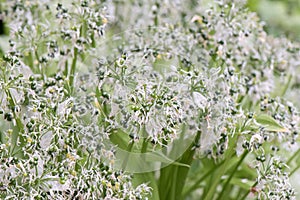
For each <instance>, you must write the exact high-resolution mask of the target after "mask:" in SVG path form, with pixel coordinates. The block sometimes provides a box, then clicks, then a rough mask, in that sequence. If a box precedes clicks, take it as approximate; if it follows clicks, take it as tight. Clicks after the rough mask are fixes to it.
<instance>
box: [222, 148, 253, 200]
mask: <svg viewBox="0 0 300 200" xmlns="http://www.w3.org/2000/svg"><path fill="white" fill-rule="evenodd" d="M248 152H249V151H247V150H245V152H244V153H243V155H242V156H241V158H240V160H239V162H238V163H237V164H236V166H235V168H234V169H233V171H232V172H231V174H230V176H229V178H228V179H227V181H226V183H225V185H224V186H223V189H222V191H221V193H220V194H219V197H218V199H217V200H221V199H222V196H223V194H224V192H225V191H226V188H227V186H228V185H229V183H230V181H231V179H232V177H233V175H234V174H235V172H236V171H237V169H238V167H239V166H240V165H241V164H242V162H243V160H244V159H245V158H246V156H247V154H248Z"/></svg>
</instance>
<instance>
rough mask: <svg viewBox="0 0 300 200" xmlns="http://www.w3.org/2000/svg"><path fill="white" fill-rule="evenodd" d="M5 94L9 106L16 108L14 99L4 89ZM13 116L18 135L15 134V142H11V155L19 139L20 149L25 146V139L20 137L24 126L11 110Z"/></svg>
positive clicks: (8, 91)
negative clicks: (12, 144) (12, 145)
mask: <svg viewBox="0 0 300 200" xmlns="http://www.w3.org/2000/svg"><path fill="white" fill-rule="evenodd" d="M5 93H6V95H7V96H8V99H9V104H10V106H12V107H13V108H14V107H16V103H15V100H14V98H13V96H12V94H11V92H10V90H9V89H6V90H5ZM13 115H14V119H15V120H16V124H17V126H16V128H17V132H18V133H17V136H16V139H15V141H14V142H13V143H14V147H13V149H12V152H11V153H13V151H14V149H15V147H16V146H17V142H18V139H20V143H21V146H20V147H23V146H24V145H25V139H24V138H23V137H22V136H21V134H22V133H23V132H24V125H23V123H22V121H21V119H20V118H19V117H18V115H17V113H16V112H15V110H13Z"/></svg>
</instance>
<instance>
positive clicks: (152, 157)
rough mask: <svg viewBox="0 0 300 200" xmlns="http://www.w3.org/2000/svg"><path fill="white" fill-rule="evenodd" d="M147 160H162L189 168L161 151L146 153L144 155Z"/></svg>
mask: <svg viewBox="0 0 300 200" xmlns="http://www.w3.org/2000/svg"><path fill="white" fill-rule="evenodd" d="M145 159H146V161H147V162H162V163H167V164H172V165H177V166H181V167H187V168H190V166H189V165H187V164H184V163H180V162H176V161H174V160H172V159H170V158H168V157H167V156H166V155H164V154H163V153H162V152H151V153H148V154H147V155H146V157H145Z"/></svg>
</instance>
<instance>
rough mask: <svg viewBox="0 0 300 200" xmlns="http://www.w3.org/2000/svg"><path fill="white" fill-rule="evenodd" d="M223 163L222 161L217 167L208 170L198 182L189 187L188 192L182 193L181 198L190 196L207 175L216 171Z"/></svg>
mask: <svg viewBox="0 0 300 200" xmlns="http://www.w3.org/2000/svg"><path fill="white" fill-rule="evenodd" d="M223 163H224V161H222V162H221V163H220V164H219V165H217V166H216V167H214V168H212V169H211V170H209V171H208V172H206V173H205V174H204V175H203V176H202V177H201V178H200V179H199V180H197V181H196V182H195V183H194V184H193V186H192V187H190V188H189V189H188V190H186V191H185V192H184V193H183V197H185V196H187V195H188V194H190V193H191V192H193V191H194V190H195V189H197V188H198V187H199V185H200V183H201V182H202V181H204V180H205V179H206V178H207V177H208V176H209V175H211V174H212V172H214V171H215V170H216V169H218V168H219V167H220V166H221V165H222V164H223Z"/></svg>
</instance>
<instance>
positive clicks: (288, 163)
mask: <svg viewBox="0 0 300 200" xmlns="http://www.w3.org/2000/svg"><path fill="white" fill-rule="evenodd" d="M298 154H300V149H298V151H296V152H295V153H294V155H292V156H291V157H290V158H289V160H288V161H287V162H286V164H287V165H290V164H291V162H292V161H293V160H294V159H295V158H296V156H297V155H298Z"/></svg>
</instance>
